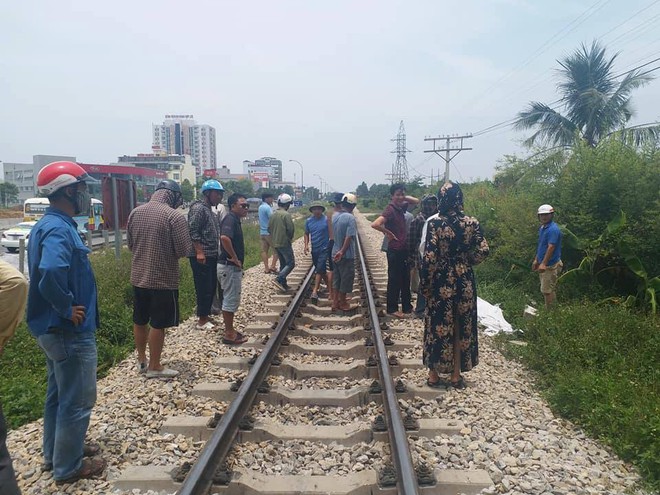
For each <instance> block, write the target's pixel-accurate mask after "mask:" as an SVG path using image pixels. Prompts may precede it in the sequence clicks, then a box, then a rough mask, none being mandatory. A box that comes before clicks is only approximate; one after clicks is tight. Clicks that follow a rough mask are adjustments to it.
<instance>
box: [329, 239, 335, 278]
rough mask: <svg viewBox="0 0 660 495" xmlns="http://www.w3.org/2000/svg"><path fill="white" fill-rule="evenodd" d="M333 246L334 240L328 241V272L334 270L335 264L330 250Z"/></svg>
mask: <svg viewBox="0 0 660 495" xmlns="http://www.w3.org/2000/svg"><path fill="white" fill-rule="evenodd" d="M334 245H335V240H334V239H330V240H329V241H328V271H329V272H331V271H332V270H334V269H335V262H334V261H333V259H332V248H333V247H334Z"/></svg>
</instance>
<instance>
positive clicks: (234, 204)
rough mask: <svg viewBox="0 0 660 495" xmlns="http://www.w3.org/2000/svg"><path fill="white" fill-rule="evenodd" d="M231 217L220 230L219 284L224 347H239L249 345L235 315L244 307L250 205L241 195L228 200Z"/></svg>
mask: <svg viewBox="0 0 660 495" xmlns="http://www.w3.org/2000/svg"><path fill="white" fill-rule="evenodd" d="M227 205H228V206H229V213H228V214H227V216H225V218H224V220H223V221H222V226H221V227H220V245H221V253H220V256H219V257H218V280H220V284H221V285H222V294H223V298H222V318H223V320H224V322H225V336H224V338H223V339H222V343H223V344H227V345H238V344H243V343H245V342H247V338H246V337H245V335H243V334H242V333H240V332H237V331H236V330H235V329H234V313H236V310H238V305H239V304H240V303H241V285H242V281H243V261H245V243H244V242H243V227H242V226H241V218H245V217H246V216H247V214H248V208H250V205H249V204H248V203H247V199H246V198H245V196H243V195H242V194H238V193H234V194H232V195H231V196H229V199H228V200H227Z"/></svg>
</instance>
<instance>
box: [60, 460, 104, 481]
mask: <svg viewBox="0 0 660 495" xmlns="http://www.w3.org/2000/svg"><path fill="white" fill-rule="evenodd" d="M107 465H108V463H107V462H106V460H105V459H101V458H100V457H94V458H92V459H83V461H82V464H81V465H80V469H78V471H76V472H75V473H74V474H73V475H71V476H69V477H68V478H65V479H63V480H55V484H57V485H66V484H68V483H75V482H76V481H78V480H88V479H93V478H98V477H99V476H101V475H102V474H103V471H104V470H105V468H106V466H107Z"/></svg>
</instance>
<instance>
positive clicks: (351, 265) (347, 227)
mask: <svg viewBox="0 0 660 495" xmlns="http://www.w3.org/2000/svg"><path fill="white" fill-rule="evenodd" d="M356 205H357V198H356V197H355V195H354V194H351V193H348V194H344V197H343V198H342V201H341V207H342V211H341V212H339V213H335V214H334V215H333V216H332V230H333V232H334V235H335V244H334V246H332V259H333V261H334V262H335V269H334V271H333V286H334V293H333V296H334V297H333V302H332V309H333V311H337V310H341V311H351V310H353V309H355V306H351V305H350V304H349V303H348V300H347V296H348V294H350V293H351V292H353V282H354V280H355V238H356V237H357V223H356V222H355V217H354V216H353V210H354V209H355V206H356Z"/></svg>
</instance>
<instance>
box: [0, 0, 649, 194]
mask: <svg viewBox="0 0 660 495" xmlns="http://www.w3.org/2000/svg"><path fill="white" fill-rule="evenodd" d="M2 11H3V12H2V16H1V17H0V98H1V99H0V161H5V162H31V157H32V155H35V154H53V155H58V154H59V155H72V156H76V157H77V159H78V161H81V162H84V163H111V162H115V161H116V160H117V157H118V156H121V155H125V154H126V155H130V154H135V153H140V152H142V153H146V152H150V149H151V124H152V123H160V122H162V121H163V119H164V116H165V114H193V115H194V116H195V119H196V120H197V122H198V123H202V124H209V125H212V126H214V127H215V128H216V133H217V142H218V166H220V165H227V166H228V167H229V168H230V169H231V171H232V172H233V173H241V172H242V162H243V160H246V159H248V160H254V159H257V158H260V157H262V156H271V157H277V158H279V159H281V160H282V162H283V163H284V178H285V179H288V180H293V179H294V174H296V177H295V178H296V181H297V182H298V183H300V181H301V176H300V175H301V173H300V167H299V166H298V165H297V164H296V163H294V162H289V160H297V161H299V162H301V163H302V165H303V170H304V183H305V186H310V185H312V186H315V187H320V183H321V182H320V181H321V179H322V180H323V181H324V183H325V184H327V186H326V187H327V188H328V189H330V190H335V191H336V190H340V191H347V190H354V189H355V188H356V187H357V185H358V184H360V183H361V182H362V181H365V182H366V183H367V184H368V185H371V184H372V183H384V182H386V181H387V177H386V174H388V173H390V172H391V168H392V163H393V162H394V159H395V155H393V154H392V153H391V151H392V150H394V149H395V143H394V142H391V141H390V140H391V139H392V138H394V137H395V136H396V134H397V131H398V128H399V123H400V121H402V120H403V122H404V125H405V129H406V134H407V147H408V149H409V150H411V153H409V154H408V156H407V160H408V169H409V174H410V176H411V177H413V176H422V177H424V178H425V179H426V180H427V181H428V179H429V178H430V176H431V175H434V176H437V174H438V170H441V171H442V172H444V161H443V160H442V159H441V158H440V157H438V156H436V155H435V154H433V153H424V151H425V150H428V149H430V143H428V142H425V141H424V138H425V137H426V136H439V135H446V134H464V133H470V132H471V133H475V134H476V133H478V132H479V131H482V130H484V129H487V128H489V127H490V126H492V125H494V124H498V123H501V122H505V121H507V120H509V119H511V118H513V117H514V116H515V115H516V113H517V112H518V111H520V110H522V109H524V107H525V106H526V104H527V103H528V102H529V101H532V100H536V101H541V102H546V103H551V102H553V101H555V100H556V99H557V93H556V84H557V82H558V77H557V70H556V69H557V68H558V67H559V65H558V63H557V60H559V59H561V58H563V57H565V56H566V55H568V54H570V53H571V52H572V51H574V50H575V49H577V48H578V47H579V46H580V44H582V43H586V44H591V42H592V41H593V40H599V41H601V42H602V43H603V44H604V45H605V46H606V47H607V49H608V52H609V53H612V54H614V53H616V52H619V56H618V59H617V62H616V64H615V68H616V69H617V71H619V70H620V72H624V71H626V70H629V69H631V68H633V67H636V66H638V65H641V64H644V63H646V62H649V61H651V60H653V59H656V58H658V57H660V35H659V34H658V33H660V0H653V1H652V0H627V1H626V2H623V1H622V0H586V1H578V0H462V1H449V0H407V1H399V0H379V1H368V0H333V1H324V2H321V1H316V0H307V1H302V0H298V1H296V0H259V1H256V0H255V1H249V0H246V1H243V2H236V1H224V0H206V1H203V0H187V1H186V2H181V1H177V2H174V1H169V0H161V1H158V2H156V1H151V0H140V1H135V0H133V1H127V0H114V1H112V2H95V1H91V2H90V1H89V0H61V1H58V2H53V1H50V0H23V1H21V2H6V4H5V5H3V8H2ZM659 65H660V63H658V62H655V63H653V64H651V65H649V66H647V67H646V68H645V69H650V68H653V67H657V66H659ZM654 74H656V75H657V74H660V72H655V73H654ZM633 106H634V108H635V110H636V114H635V116H634V117H633V119H632V121H631V123H632V124H635V123H637V124H639V123H646V122H654V121H657V120H660V81H654V82H652V83H651V84H649V85H648V86H646V87H644V88H641V89H639V90H637V91H636V92H635V93H634V95H633ZM528 135H529V132H516V131H514V130H512V129H511V128H510V126H505V127H501V128H496V130H495V131H493V132H488V133H485V134H481V135H478V136H475V137H474V138H472V139H470V140H467V141H466V142H465V146H469V147H471V148H473V149H472V150H471V151H463V152H461V153H460V154H459V155H458V156H457V157H456V158H455V159H454V160H453V161H452V166H451V170H450V177H451V178H452V179H457V180H459V181H463V182H465V181H470V180H475V179H478V178H488V177H492V175H493V173H494V171H495V167H496V166H497V164H498V161H499V160H500V159H502V157H503V156H504V155H507V154H518V155H520V156H524V155H525V153H527V151H526V150H525V149H524V148H523V147H522V146H521V144H520V143H521V141H522V140H523V139H524V138H525V137H526V136H528Z"/></svg>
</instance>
